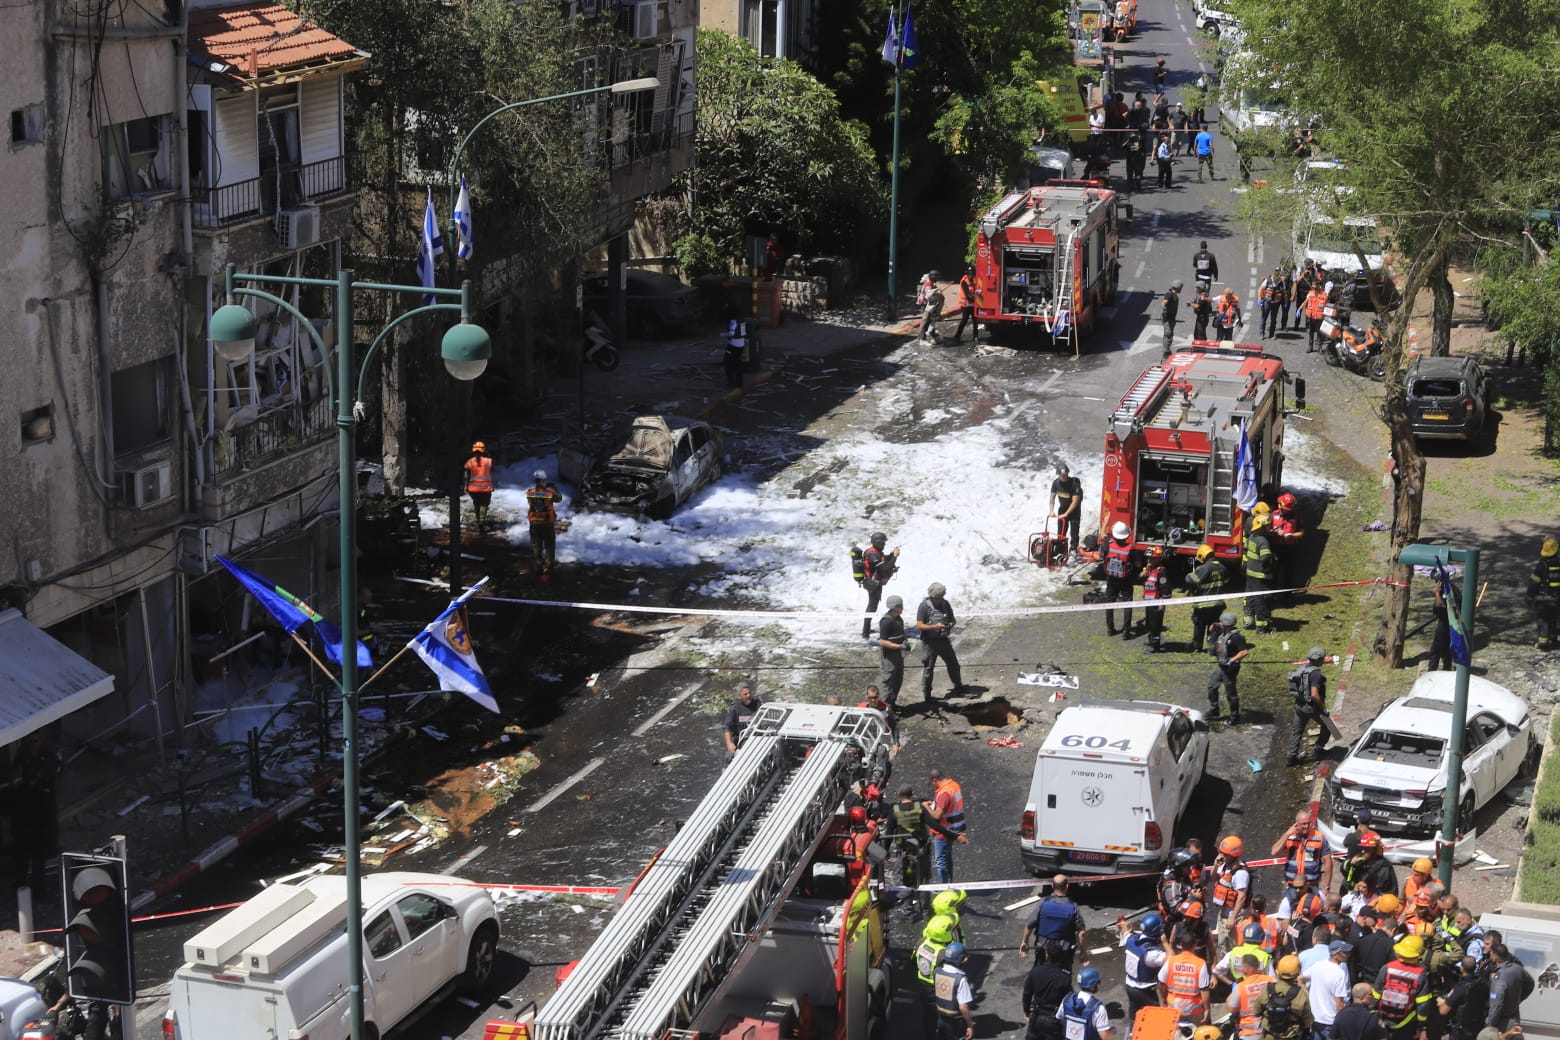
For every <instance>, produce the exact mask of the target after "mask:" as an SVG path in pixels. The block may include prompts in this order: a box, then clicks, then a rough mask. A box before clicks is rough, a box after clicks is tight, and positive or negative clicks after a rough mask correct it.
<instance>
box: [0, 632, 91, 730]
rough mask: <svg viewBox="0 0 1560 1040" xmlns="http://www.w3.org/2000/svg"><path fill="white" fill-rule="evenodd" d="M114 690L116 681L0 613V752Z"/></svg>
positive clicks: (44, 635) (47, 638) (81, 658)
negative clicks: (2, 748) (0, 748)
mask: <svg viewBox="0 0 1560 1040" xmlns="http://www.w3.org/2000/svg"><path fill="white" fill-rule="evenodd" d="M113 689H114V677H113V676H112V675H109V674H108V673H107V672H105V671H103V669H101V668H99V667H98V666H97V665H95V664H93V663H92V662H91V661H88V660H87V659H86V658H84V657H82V656H81V655H79V654H77V653H76V652H75V651H73V650H71V649H69V648H68V647H66V646H65V645H64V644H62V643H60V642H59V641H58V640H55V639H53V638H51V637H50V636H49V635H48V633H46V632H44V631H43V629H41V628H39V627H38V626H37V625H34V624H33V623H32V622H30V621H28V620H27V619H26V618H24V617H22V615H21V613H20V612H19V611H15V610H7V611H5V612H4V613H0V747H5V746H6V745H8V744H14V743H16V742H17V741H18V740H21V739H22V738H23V737H25V736H27V734H29V733H31V732H32V731H33V730H37V729H42V728H43V727H44V726H47V725H48V724H49V723H51V722H53V721H55V720H56V719H62V718H64V717H65V716H66V715H69V714H70V713H71V712H73V711H75V710H76V709H77V708H84V707H86V706H87V705H88V704H91V703H92V702H93V701H95V700H97V699H98V698H99V697H103V696H105V695H107V694H108V693H110V692H112V691H113Z"/></svg>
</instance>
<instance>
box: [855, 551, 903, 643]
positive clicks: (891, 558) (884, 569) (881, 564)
mask: <svg viewBox="0 0 1560 1040" xmlns="http://www.w3.org/2000/svg"><path fill="white" fill-rule="evenodd" d="M887 546H888V535H886V534H884V533H883V532H882V531H874V532H873V533H872V543H871V544H870V545H869V546H868V547H867V551H866V552H864V553H862V554H861V587H862V588H864V589H866V590H867V610H866V613H865V614H863V615H862V617H861V638H862V639H871V638H872V615H873V613H874V612H875V611H876V610H877V608H878V598H879V597H880V596H882V595H883V586H884V585H885V584H887V582H888V580H889V579H890V578H892V577H893V576H894V568H896V567H898V566H899V546H897V545H896V546H894V548H893V551H892V552H888V551H885V550H886V549H887Z"/></svg>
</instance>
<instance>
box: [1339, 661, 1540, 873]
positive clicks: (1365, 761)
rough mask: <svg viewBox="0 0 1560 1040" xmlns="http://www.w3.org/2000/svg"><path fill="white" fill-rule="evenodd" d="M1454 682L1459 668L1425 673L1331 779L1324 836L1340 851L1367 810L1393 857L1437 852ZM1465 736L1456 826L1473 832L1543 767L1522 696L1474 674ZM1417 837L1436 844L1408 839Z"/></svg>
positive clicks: (1408, 857)
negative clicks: (1495, 801) (1505, 795)
mask: <svg viewBox="0 0 1560 1040" xmlns="http://www.w3.org/2000/svg"><path fill="white" fill-rule="evenodd" d="M1456 676H1457V673H1455V672H1426V673H1425V674H1424V675H1421V676H1420V677H1419V678H1418V679H1417V680H1416V681H1415V682H1414V685H1413V688H1412V689H1410V690H1409V692H1408V696H1406V697H1399V698H1398V699H1397V700H1394V701H1392V702H1391V703H1390V704H1388V705H1387V706H1386V707H1384V708H1382V709H1381V712H1380V713H1379V714H1378V715H1377V716H1376V717H1375V718H1374V719H1373V720H1371V723H1370V725H1369V726H1367V727H1366V728H1365V732H1364V734H1363V735H1361V737H1360V739H1359V740H1357V741H1355V743H1354V746H1353V747H1351V748H1350V749H1349V753H1348V754H1347V755H1345V756H1344V759H1343V761H1342V762H1340V763H1339V764H1338V768H1337V769H1336V770H1335V771H1334V772H1333V775H1332V778H1331V779H1330V781H1329V783H1328V793H1329V798H1328V799H1327V801H1328V808H1329V809H1330V812H1331V819H1330V820H1323V831H1324V833H1326V835H1327V839H1328V841H1330V842H1332V843H1333V847H1334V848H1341V847H1342V844H1343V837H1344V835H1345V834H1346V833H1347V832H1348V829H1349V828H1351V827H1353V825H1354V819H1355V813H1356V812H1358V811H1359V810H1360V809H1369V810H1370V826H1371V829H1373V830H1375V831H1378V832H1380V833H1381V835H1382V836H1383V838H1384V839H1385V841H1384V843H1383V844H1385V845H1386V846H1387V858H1388V859H1391V860H1393V861H1395V862H1399V863H1408V862H1411V861H1413V860H1414V859H1416V858H1417V857H1419V856H1423V855H1431V856H1433V855H1434V854H1435V853H1434V851H1433V849H1434V840H1433V836H1434V835H1435V834H1436V833H1437V832H1438V831H1439V829H1440V826H1441V809H1442V806H1443V804H1444V798H1445V794H1446V780H1447V771H1446V757H1447V740H1448V734H1449V733H1450V731H1451V724H1452V700H1453V687H1454V683H1455V682H1456ZM1463 732H1464V737H1463V781H1462V789H1461V790H1462V793H1461V796H1460V797H1459V806H1458V830H1459V831H1460V832H1462V833H1463V834H1467V833H1469V832H1470V831H1472V829H1473V818H1474V814H1475V813H1477V812H1478V811H1479V809H1481V808H1483V807H1484V805H1485V804H1486V803H1488V802H1489V801H1490V799H1492V798H1494V797H1495V796H1496V795H1497V794H1498V793H1499V792H1500V791H1501V789H1502V788H1504V787H1505V786H1506V785H1507V784H1509V783H1510V782H1511V781H1512V780H1513V779H1514V778H1515V777H1516V776H1517V775H1518V774H1519V773H1521V772H1523V770H1524V768H1532V767H1534V766H1536V764H1537V761H1538V756H1539V751H1540V748H1539V741H1538V740H1537V738H1536V737H1535V735H1534V733H1533V721H1532V716H1531V714H1530V713H1529V711H1528V706H1527V704H1526V703H1525V702H1524V701H1523V700H1522V698H1520V697H1518V696H1517V695H1516V694H1514V693H1512V692H1511V691H1510V690H1508V689H1506V688H1505V687H1504V686H1500V685H1497V684H1496V683H1492V682H1490V681H1489V680H1488V679H1481V678H1479V677H1478V676H1476V675H1475V676H1469V677H1468V723H1467V728H1466V729H1465V730H1464V731H1463ZM1415 838H1425V839H1429V840H1424V841H1412V840H1409V841H1405V840H1404V839H1415ZM1427 849H1428V850H1432V851H1429V852H1427V851H1426V850H1427Z"/></svg>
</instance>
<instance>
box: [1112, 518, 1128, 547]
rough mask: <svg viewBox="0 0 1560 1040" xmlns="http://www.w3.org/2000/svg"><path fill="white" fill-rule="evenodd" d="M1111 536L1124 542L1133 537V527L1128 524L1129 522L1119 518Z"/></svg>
mask: <svg viewBox="0 0 1560 1040" xmlns="http://www.w3.org/2000/svg"><path fill="white" fill-rule="evenodd" d="M1110 536H1111V537H1112V538H1115V539H1117V540H1118V541H1123V542H1124V541H1126V540H1127V539H1128V538H1131V537H1132V528H1130V527H1128V526H1127V522H1126V521H1125V520H1117V521H1116V523H1115V525H1114V526H1113V527H1111V529H1110Z"/></svg>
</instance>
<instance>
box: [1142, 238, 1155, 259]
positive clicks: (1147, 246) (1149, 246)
mask: <svg viewBox="0 0 1560 1040" xmlns="http://www.w3.org/2000/svg"><path fill="white" fill-rule="evenodd" d="M1153 251H1154V239H1152V238H1151V239H1149V240H1148V241H1147V242H1144V243H1143V255H1144V256H1147V255H1148V254H1149V253H1152V252H1153Z"/></svg>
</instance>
